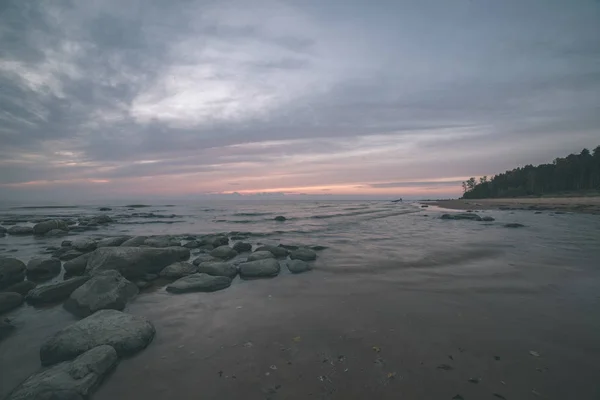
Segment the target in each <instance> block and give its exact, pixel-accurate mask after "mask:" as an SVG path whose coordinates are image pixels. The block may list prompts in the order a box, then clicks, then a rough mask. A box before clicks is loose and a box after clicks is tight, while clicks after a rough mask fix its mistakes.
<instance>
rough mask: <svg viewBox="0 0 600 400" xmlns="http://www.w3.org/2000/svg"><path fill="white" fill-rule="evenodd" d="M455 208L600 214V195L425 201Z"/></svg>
mask: <svg viewBox="0 0 600 400" xmlns="http://www.w3.org/2000/svg"><path fill="white" fill-rule="evenodd" d="M423 204H430V205H435V206H438V207H442V208H448V209H454V210H474V211H475V210H537V211H562V212H576V213H584V214H600V197H540V198H513V199H473V200H460V199H457V200H438V201H431V202H423Z"/></svg>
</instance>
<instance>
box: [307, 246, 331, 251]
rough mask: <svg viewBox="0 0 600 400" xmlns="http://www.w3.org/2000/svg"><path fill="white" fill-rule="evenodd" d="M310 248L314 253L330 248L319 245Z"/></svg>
mask: <svg viewBox="0 0 600 400" xmlns="http://www.w3.org/2000/svg"><path fill="white" fill-rule="evenodd" d="M310 248H311V249H312V250H314V251H321V250H327V249H328V248H329V247H327V246H319V245H317V246H310Z"/></svg>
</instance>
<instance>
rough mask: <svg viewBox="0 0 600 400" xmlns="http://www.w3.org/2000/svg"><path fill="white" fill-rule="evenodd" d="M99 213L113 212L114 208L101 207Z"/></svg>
mask: <svg viewBox="0 0 600 400" xmlns="http://www.w3.org/2000/svg"><path fill="white" fill-rule="evenodd" d="M98 211H112V208H110V207H100V208H99V209H98Z"/></svg>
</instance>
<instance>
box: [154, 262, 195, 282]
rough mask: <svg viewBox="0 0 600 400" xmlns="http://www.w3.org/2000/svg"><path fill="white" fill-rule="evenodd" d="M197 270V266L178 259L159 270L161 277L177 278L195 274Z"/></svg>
mask: <svg viewBox="0 0 600 400" xmlns="http://www.w3.org/2000/svg"><path fill="white" fill-rule="evenodd" d="M196 272H198V267H197V266H195V265H193V264H190V263H188V262H183V261H179V262H176V263H173V264H171V265H168V266H166V267H165V268H163V270H162V271H160V274H159V275H160V276H161V277H163V278H170V279H179V278H183V277H184V276H188V275H191V274H195V273H196Z"/></svg>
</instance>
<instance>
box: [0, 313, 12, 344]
mask: <svg viewBox="0 0 600 400" xmlns="http://www.w3.org/2000/svg"><path fill="white" fill-rule="evenodd" d="M14 330H15V326H14V325H13V324H11V323H10V322H9V321H8V319H6V320H0V342H1V341H2V340H3V339H5V338H7V337H8V335H10V334H11V333H12V332H13V331H14Z"/></svg>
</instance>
